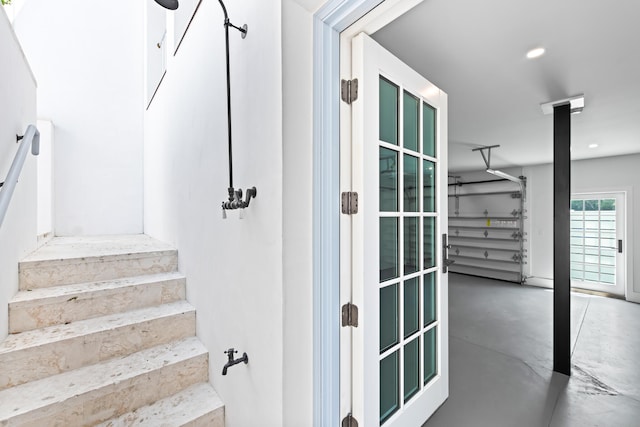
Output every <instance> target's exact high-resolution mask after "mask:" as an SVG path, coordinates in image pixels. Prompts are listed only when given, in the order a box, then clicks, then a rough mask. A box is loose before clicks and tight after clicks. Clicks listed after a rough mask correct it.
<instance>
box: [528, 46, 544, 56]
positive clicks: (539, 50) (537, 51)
mask: <svg viewBox="0 0 640 427" xmlns="http://www.w3.org/2000/svg"><path fill="white" fill-rule="evenodd" d="M542 55H544V48H543V47H537V48H535V49H531V50H530V51H529V52H527V58H529V59H533V58H538V57H540V56H542Z"/></svg>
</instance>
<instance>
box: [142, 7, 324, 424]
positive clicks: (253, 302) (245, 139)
mask: <svg viewBox="0 0 640 427" xmlns="http://www.w3.org/2000/svg"><path fill="white" fill-rule="evenodd" d="M227 9H228V12H229V16H230V18H231V22H232V23H234V24H236V25H239V26H240V25H243V24H245V23H246V24H248V26H249V34H248V37H247V38H246V39H244V40H243V39H241V38H240V34H239V33H237V32H236V31H234V30H232V31H231V34H230V45H231V76H232V79H231V84H232V97H233V101H232V108H233V136H234V151H233V154H234V184H235V186H236V187H240V188H242V189H246V188H247V187H251V186H256V187H257V190H258V196H257V199H255V200H253V201H252V202H251V206H250V207H249V208H248V209H247V210H246V215H245V218H244V219H242V220H240V219H238V212H230V213H229V215H228V219H226V220H223V219H222V218H221V206H220V205H221V202H222V201H223V200H225V199H226V197H227V187H228V181H227V178H228V166H227V129H226V123H227V115H226V83H225V61H224V57H225V56H224V55H225V51H224V28H223V25H222V24H223V15H222V10H221V8H220V6H219V4H218V3H217V2H213V1H203V2H202V4H201V6H200V9H199V11H198V13H197V14H196V15H195V17H194V19H193V21H192V23H191V26H190V29H189V31H188V32H187V34H186V37H185V39H184V40H183V42H182V45H181V46H180V49H179V50H178V52H177V54H176V55H175V56H174V57H170V58H169V60H168V63H167V73H166V75H165V77H164V79H163V81H162V83H161V85H160V87H159V90H158V92H157V93H156V96H155V98H154V100H153V102H152V103H151V105H150V107H149V109H148V110H147V112H146V115H145V158H144V165H145V167H144V176H145V180H144V183H145V187H144V188H145V190H144V194H145V197H144V200H145V203H144V206H145V207H144V212H145V214H144V224H145V232H146V233H147V234H149V235H151V236H154V237H156V238H159V239H161V240H164V241H166V242H169V243H171V244H173V245H175V246H176V247H177V248H178V251H179V260H180V261H179V262H180V265H179V268H180V271H182V272H183V273H184V274H186V275H187V299H188V300H189V301H190V302H191V303H192V304H194V305H195V307H196V309H197V333H198V337H199V338H200V339H201V340H202V341H203V342H204V344H205V345H206V347H207V348H208V349H209V351H210V381H211V382H212V384H213V386H214V387H215V389H216V390H217V391H218V393H219V394H220V396H221V398H222V400H223V402H224V403H225V405H226V409H225V417H226V425H227V426H228V427H244V426H258V425H260V426H281V425H283V382H284V379H283V377H284V366H283V361H284V355H283V352H284V344H283V341H284V340H283V335H284V315H283V313H284V304H285V302H284V299H285V295H284V291H283V288H284V285H283V263H284V261H283V130H282V128H283V118H282V102H283V101H282V97H283V95H282V40H281V31H282V24H281V18H282V16H281V15H282V8H281V2H280V1H269V2H265V1H262V0H247V1H244V2H228V3H227ZM293 196H297V195H293ZM299 285H300V286H309V287H310V286H311V283H310V282H309V283H300V284H299ZM307 309H308V307H307ZM307 333H308V334H311V330H308V331H307ZM229 347H235V348H236V349H237V350H238V351H239V352H240V354H242V352H246V353H247V354H248V356H249V364H248V365H244V364H241V365H238V366H234V367H232V368H230V369H229V372H228V375H227V376H222V375H221V370H222V367H223V365H224V363H225V362H226V355H225V354H224V353H223V351H224V350H226V349H227V348H229ZM303 392H304V391H302V393H303ZM300 425H303V424H300Z"/></svg>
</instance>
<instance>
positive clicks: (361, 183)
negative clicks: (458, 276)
mask: <svg viewBox="0 0 640 427" xmlns="http://www.w3.org/2000/svg"><path fill="white" fill-rule="evenodd" d="M351 50H352V58H351V61H352V64H351V65H352V77H353V78H355V79H358V95H357V99H356V100H355V101H354V102H353V103H352V105H351V128H352V134H351V151H350V156H349V157H350V159H348V162H349V165H350V178H351V187H352V191H354V192H357V193H358V196H359V197H358V213H357V214H355V215H352V217H351V220H350V222H349V223H348V225H346V226H344V227H342V229H341V235H342V236H343V238H344V239H346V240H348V241H349V242H350V245H349V248H350V254H349V255H350V256H349V257H343V258H342V260H343V262H344V261H345V259H347V260H348V261H347V262H350V267H351V268H350V272H351V274H350V283H343V284H342V285H341V286H350V287H351V292H350V296H351V302H352V303H353V304H355V305H356V306H357V307H358V309H359V321H358V326H357V327H352V328H350V332H349V333H343V334H342V338H341V345H342V346H343V348H342V350H341V354H342V358H343V363H344V359H345V357H346V358H347V359H349V360H348V366H346V368H345V369H342V374H341V375H343V376H344V375H347V376H349V377H350V380H351V381H350V383H349V385H350V386H347V387H344V382H345V381H344V378H343V380H342V383H343V388H342V391H341V393H343V394H344V393H348V394H350V395H349V396H348V397H345V396H342V398H341V401H342V406H343V409H342V410H343V411H345V409H344V406H345V404H347V405H349V406H350V411H349V412H351V413H352V415H353V417H354V418H355V419H356V420H357V422H358V424H359V425H360V426H367V427H369V426H381V425H384V426H394V427H396V426H411V427H415V426H420V425H421V424H422V423H424V422H425V421H426V420H427V419H428V418H429V417H430V416H431V415H432V414H433V412H435V410H436V409H437V408H438V407H439V406H440V405H441V404H442V403H443V402H444V401H445V399H446V398H447V397H448V394H449V363H448V355H449V353H448V348H449V342H448V289H447V274H446V273H445V272H444V271H443V265H442V263H443V256H444V254H443V251H444V249H443V248H442V244H443V236H442V234H443V233H446V232H447V182H448V181H447V95H446V94H445V93H444V92H442V91H441V90H440V89H438V88H437V87H435V86H434V85H433V84H431V83H430V82H429V81H427V80H426V79H425V78H424V77H422V76H420V75H419V74H418V73H416V72H415V71H413V70H412V69H411V68H409V67H408V66H407V65H406V64H404V63H403V62H401V61H400V60H399V59H398V58H396V57H395V56H393V55H392V54H391V53H390V52H388V51H386V50H385V49H384V48H383V47H382V46H380V45H379V44H377V43H376V42H375V41H374V40H373V39H371V38H370V37H369V36H367V35H366V34H364V33H361V34H359V35H357V36H355V37H354V38H353V40H352V44H351ZM343 161H344V160H343ZM347 169H349V168H347ZM344 170H345V168H344V164H343V171H344ZM343 248H344V246H343ZM343 294H344V293H343ZM344 302H345V301H342V303H344ZM343 329H344V328H343ZM345 355H346V356H345ZM347 382H348V381H347ZM345 402H346V403H345Z"/></svg>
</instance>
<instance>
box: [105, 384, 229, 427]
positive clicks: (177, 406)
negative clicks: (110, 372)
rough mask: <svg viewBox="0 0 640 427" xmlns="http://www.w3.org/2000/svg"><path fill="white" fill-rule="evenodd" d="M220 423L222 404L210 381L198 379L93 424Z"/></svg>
mask: <svg viewBox="0 0 640 427" xmlns="http://www.w3.org/2000/svg"><path fill="white" fill-rule="evenodd" d="M134 425H135V426H137V427H178V426H180V427H224V405H223V403H222V400H220V397H219V396H218V394H217V393H216V392H215V390H214V389H213V387H211V384H209V383H200V384H196V385H193V386H191V387H189V388H187V389H186V390H183V391H181V392H179V393H176V394H174V395H173V396H169V397H167V398H165V399H162V400H159V401H157V402H155V403H153V404H151V405H147V406H143V407H142V408H139V409H136V410H135V411H132V412H129V413H126V414H124V415H121V416H120V417H118V418H115V419H112V420H109V421H106V422H104V423H102V424H99V425H98V426H97V427H129V426H134Z"/></svg>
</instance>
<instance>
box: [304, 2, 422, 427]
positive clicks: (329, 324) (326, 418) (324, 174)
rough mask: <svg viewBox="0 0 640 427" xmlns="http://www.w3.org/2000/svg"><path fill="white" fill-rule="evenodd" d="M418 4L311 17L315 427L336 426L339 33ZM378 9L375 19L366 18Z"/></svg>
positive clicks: (332, 8)
mask: <svg viewBox="0 0 640 427" xmlns="http://www.w3.org/2000/svg"><path fill="white" fill-rule="evenodd" d="M422 1H423V0H386V1H385V0H329V1H327V2H326V3H325V4H324V5H323V6H322V7H321V8H320V9H319V10H318V11H317V12H316V13H315V14H314V16H313V219H312V224H313V234H312V236H313V243H312V246H313V425H314V426H315V427H320V426H323V427H324V426H327V427H329V426H331V427H333V426H336V425H340V323H339V321H340V213H339V212H340V201H339V199H340V197H339V193H340V100H339V99H338V95H339V86H340V76H341V74H340V33H341V32H342V31H344V30H345V29H347V28H349V27H352V26H353V25H354V24H356V23H358V25H362V29H361V31H363V30H364V27H365V25H373V26H377V28H376V29H379V28H381V27H383V26H384V25H386V24H388V23H389V22H392V21H393V20H394V19H395V18H397V17H398V16H400V15H401V14H402V13H404V12H406V11H407V10H409V9H410V8H412V7H414V6H415V5H417V4H419V3H421V2H422ZM383 3H384V4H383ZM380 5H381V6H382V8H381V9H378V11H379V12H378V13H375V14H370V13H369V12H371V11H372V10H373V9H375V8H376V7H378V6H380ZM394 6H395V7H396V8H394ZM402 8H404V11H402V12H397V11H398V10H402ZM393 10H395V11H396V12H395V13H393ZM365 15H366V16H367V19H365V20H363V19H361V18H363V17H364V16H365ZM374 17H375V19H373V18H374ZM372 20H373V21H375V23H372ZM374 31H375V30H374ZM356 34H357V33H356ZM354 35H355V34H354Z"/></svg>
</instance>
